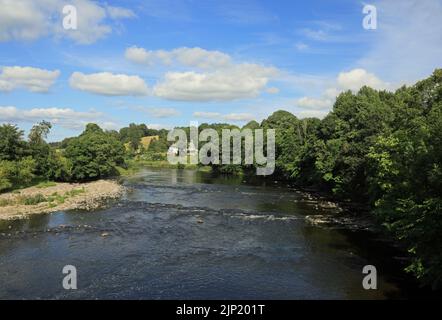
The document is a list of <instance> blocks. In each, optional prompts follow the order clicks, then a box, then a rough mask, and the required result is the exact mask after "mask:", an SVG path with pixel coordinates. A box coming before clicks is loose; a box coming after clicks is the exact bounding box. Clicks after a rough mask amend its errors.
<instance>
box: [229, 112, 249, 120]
mask: <svg viewBox="0 0 442 320" xmlns="http://www.w3.org/2000/svg"><path fill="white" fill-rule="evenodd" d="M222 118H223V119H224V120H227V121H250V120H253V119H254V116H253V114H250V113H229V114H226V115H223V116H222Z"/></svg>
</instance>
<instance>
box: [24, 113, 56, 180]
mask: <svg viewBox="0 0 442 320" xmlns="http://www.w3.org/2000/svg"><path fill="white" fill-rule="evenodd" d="M51 128H52V125H51V123H50V122H47V121H42V122H40V123H38V124H36V125H34V126H33V127H32V129H31V130H30V132H29V136H28V139H29V151H30V154H31V156H32V157H33V159H34V160H36V164H37V167H36V173H37V174H38V175H41V176H45V177H46V178H47V179H50V178H51V177H50V175H49V174H48V172H49V171H50V169H51V165H53V163H52V164H51V161H50V159H51V158H53V157H54V155H53V151H52V149H51V147H50V146H49V144H47V143H46V141H45V139H46V137H47V135H48V134H49V132H50V130H51Z"/></svg>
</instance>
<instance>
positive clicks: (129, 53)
mask: <svg viewBox="0 0 442 320" xmlns="http://www.w3.org/2000/svg"><path fill="white" fill-rule="evenodd" d="M125 57H126V59H128V60H129V61H131V62H134V63H138V64H145V65H155V64H162V65H167V66H169V65H171V64H172V63H178V64H180V65H183V66H186V67H197V68H201V69H214V68H223V67H227V66H229V65H230V64H231V57H230V56H229V55H228V54H225V53H223V52H220V51H209V50H205V49H202V48H198V47H195V48H187V47H182V48H176V49H173V50H171V51H165V50H146V49H144V48H139V47H136V46H133V47H130V48H127V49H126V52H125Z"/></svg>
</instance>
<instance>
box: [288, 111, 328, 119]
mask: <svg viewBox="0 0 442 320" xmlns="http://www.w3.org/2000/svg"><path fill="white" fill-rule="evenodd" d="M295 114H296V116H298V118H300V119H303V118H319V119H322V118H324V117H325V116H326V115H327V114H328V111H323V110H302V111H299V112H296V113H295Z"/></svg>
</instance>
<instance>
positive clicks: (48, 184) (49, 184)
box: [35, 181, 57, 189]
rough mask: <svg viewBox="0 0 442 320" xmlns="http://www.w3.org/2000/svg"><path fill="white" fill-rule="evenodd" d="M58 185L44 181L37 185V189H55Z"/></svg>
mask: <svg viewBox="0 0 442 320" xmlns="http://www.w3.org/2000/svg"><path fill="white" fill-rule="evenodd" d="M56 185H57V183H55V182H53V181H42V182H40V183H39V184H37V185H36V186H35V187H37V188H39V189H43V188H49V187H55V186H56Z"/></svg>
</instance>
